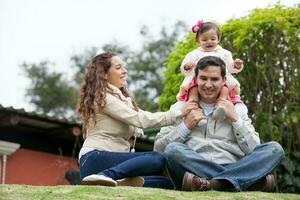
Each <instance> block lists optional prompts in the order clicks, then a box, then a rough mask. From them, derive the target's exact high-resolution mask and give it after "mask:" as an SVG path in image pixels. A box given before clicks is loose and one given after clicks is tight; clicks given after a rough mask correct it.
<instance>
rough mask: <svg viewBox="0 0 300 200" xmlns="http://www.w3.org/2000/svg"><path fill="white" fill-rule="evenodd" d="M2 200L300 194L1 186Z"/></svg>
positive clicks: (261, 199)
mask: <svg viewBox="0 0 300 200" xmlns="http://www.w3.org/2000/svg"><path fill="white" fill-rule="evenodd" d="M0 199H1V200H29V199H39V200H40V199H54V200H60V199H61V200H71V199H72V200H73V199H80V200H86V199H88V200H89V199H117V200H122V199H153V200H154V199H155V200H160V199H183V200H191V199H204V200H212V199H213V200H215V199H216V200H218V199H220V200H227V199H228V200H229V199H230V200H232V199H233V200H238V199H243V200H244V199H257V200H269V199H299V200H300V195H297V194H289V193H263V192H235V193H231V192H215V191H209V192H181V191H173V190H164V189H154V188H134V187H115V188H113V187H103V186H70V185H66V186H29V185H0Z"/></svg>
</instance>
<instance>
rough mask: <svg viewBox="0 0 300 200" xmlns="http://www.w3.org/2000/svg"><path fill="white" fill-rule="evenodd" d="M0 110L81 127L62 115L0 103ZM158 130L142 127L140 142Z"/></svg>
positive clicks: (146, 140) (151, 136) (78, 123)
mask: <svg viewBox="0 0 300 200" xmlns="http://www.w3.org/2000/svg"><path fill="white" fill-rule="evenodd" d="M0 112H7V113H14V114H17V115H20V116H22V117H26V118H31V119H35V120H39V121H40V124H42V122H43V121H44V122H50V123H53V124H59V125H61V126H77V127H81V125H82V124H81V122H78V121H75V120H70V119H66V118H63V117H55V116H50V115H47V114H43V113H38V112H28V111H25V110H24V109H16V108H14V107H11V106H10V107H4V106H2V105H1V104H0ZM158 131H159V128H147V129H144V133H145V134H144V135H143V136H140V137H139V138H138V140H139V141H141V142H146V143H153V142H154V138H155V135H156V133H157V132H158Z"/></svg>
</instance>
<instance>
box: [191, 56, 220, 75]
mask: <svg viewBox="0 0 300 200" xmlns="http://www.w3.org/2000/svg"><path fill="white" fill-rule="evenodd" d="M208 66H215V67H220V68H221V76H222V78H224V77H225V75H226V66H225V63H224V61H223V60H222V59H221V58H219V57H216V56H205V57H203V58H201V59H200V60H199V61H198V63H197V66H196V67H195V76H198V73H199V70H203V69H205V68H206V67H208Z"/></svg>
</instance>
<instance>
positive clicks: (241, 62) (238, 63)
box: [234, 58, 244, 69]
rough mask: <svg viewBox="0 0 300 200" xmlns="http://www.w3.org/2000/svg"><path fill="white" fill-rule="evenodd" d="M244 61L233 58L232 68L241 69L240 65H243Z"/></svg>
mask: <svg viewBox="0 0 300 200" xmlns="http://www.w3.org/2000/svg"><path fill="white" fill-rule="evenodd" d="M243 63H244V61H243V60H241V59H239V58H237V59H235V60H234V68H236V69H241V68H242V65H243Z"/></svg>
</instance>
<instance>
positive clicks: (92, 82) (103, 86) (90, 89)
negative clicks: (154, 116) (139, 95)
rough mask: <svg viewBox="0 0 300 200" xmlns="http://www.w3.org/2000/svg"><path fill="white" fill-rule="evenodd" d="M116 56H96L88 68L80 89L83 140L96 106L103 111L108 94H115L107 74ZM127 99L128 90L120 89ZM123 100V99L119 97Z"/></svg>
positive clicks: (79, 108)
mask: <svg viewBox="0 0 300 200" xmlns="http://www.w3.org/2000/svg"><path fill="white" fill-rule="evenodd" d="M114 56H116V54H115V53H113V52H105V53H101V54H98V55H97V56H95V57H94V58H93V59H92V60H91V61H90V62H89V63H88V64H87V66H86V72H85V76H84V82H83V84H82V85H81V88H80V97H79V102H78V104H77V108H76V110H77V112H78V113H79V114H80V115H81V118H82V123H83V126H82V130H83V138H85V137H86V131H87V124H88V121H89V119H90V118H92V119H93V121H94V123H96V119H95V109H96V108H95V106H96V105H97V106H98V107H99V109H103V108H104V106H105V104H106V100H105V99H106V93H107V92H108V93H110V94H113V95H116V96H118V95H117V94H114V93H113V90H112V89H111V88H110V87H109V86H108V80H107V72H108V70H109V69H110V67H111V59H112V57H114ZM120 90H121V92H122V93H123V95H124V96H125V97H129V93H128V90H127V88H125V87H123V88H121V89H120ZM119 98H120V99H121V97H120V96H119ZM132 104H133V106H134V109H135V110H138V107H137V104H136V102H135V101H134V100H132Z"/></svg>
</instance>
